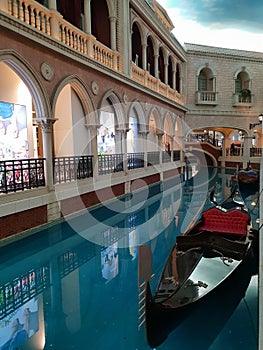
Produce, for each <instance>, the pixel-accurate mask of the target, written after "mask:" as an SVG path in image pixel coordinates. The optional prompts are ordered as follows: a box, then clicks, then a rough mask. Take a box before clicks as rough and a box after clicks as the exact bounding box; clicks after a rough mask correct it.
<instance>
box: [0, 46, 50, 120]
mask: <svg viewBox="0 0 263 350" xmlns="http://www.w3.org/2000/svg"><path fill="white" fill-rule="evenodd" d="M0 61H2V62H4V63H5V64H6V65H7V66H8V67H10V68H11V69H12V70H13V71H14V72H15V73H16V74H17V75H18V76H19V77H20V78H21V80H22V81H23V82H24V83H25V85H26V86H27V88H28V90H29V91H30V94H31V96H32V100H33V104H34V108H35V113H36V119H38V118H39V119H40V118H42V119H43V118H45V119H50V118H52V117H53V116H52V112H51V108H50V103H49V99H48V96H47V93H46V90H45V89H44V87H43V85H42V84H41V79H40V78H39V76H38V75H37V73H36V72H35V71H34V69H33V68H32V67H31V66H30V65H29V64H28V62H26V60H25V59H24V58H23V57H22V56H21V55H20V54H18V53H17V52H16V51H13V50H1V51H0Z"/></svg>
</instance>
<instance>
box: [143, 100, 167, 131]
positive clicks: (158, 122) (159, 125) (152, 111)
mask: <svg viewBox="0 0 263 350" xmlns="http://www.w3.org/2000/svg"><path fill="white" fill-rule="evenodd" d="M151 116H154V119H155V124H156V132H157V133H159V132H163V125H162V122H161V120H162V118H161V113H160V111H159V110H158V109H157V107H156V106H153V107H152V108H151V109H150V110H149V113H148V116H147V118H146V122H147V125H148V128H149V125H150V118H151Z"/></svg>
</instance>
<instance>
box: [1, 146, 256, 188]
mask: <svg viewBox="0 0 263 350" xmlns="http://www.w3.org/2000/svg"><path fill="white" fill-rule="evenodd" d="M258 152H259V151H258ZM146 156H147V161H146V162H145V159H144V157H145V154H144V152H137V153H128V154H127V170H133V169H139V168H144V167H145V165H146V164H147V166H153V165H158V164H160V152H159V151H152V152H147V155H146ZM178 160H180V150H174V151H173V152H167V151H163V152H162V162H163V163H168V162H171V161H178ZM44 161H45V159H43V158H37V159H15V160H5V161H4V160H3V161H0V181H1V182H0V193H8V192H16V191H23V190H25V189H30V188H35V187H40V186H45V177H44ZM94 166H95V164H94V162H93V156H92V155H87V156H72V157H70V156H69V157H55V158H54V159H53V183H54V184H59V183H67V182H72V181H76V180H80V179H87V178H90V177H93V169H94ZM121 171H124V155H123V154H103V155H98V174H99V175H106V174H112V173H117V172H121Z"/></svg>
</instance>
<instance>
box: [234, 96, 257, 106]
mask: <svg viewBox="0 0 263 350" xmlns="http://www.w3.org/2000/svg"><path fill="white" fill-rule="evenodd" d="M253 104H254V96H253V95H250V96H246V97H244V96H242V95H241V94H240V93H237V94H234V95H233V106H234V107H238V106H240V107H242V106H245V107H251V106H253Z"/></svg>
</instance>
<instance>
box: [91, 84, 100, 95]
mask: <svg viewBox="0 0 263 350" xmlns="http://www.w3.org/2000/svg"><path fill="white" fill-rule="evenodd" d="M91 90H92V92H93V94H94V95H98V93H99V85H98V84H97V83H96V81H93V82H92V83H91Z"/></svg>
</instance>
